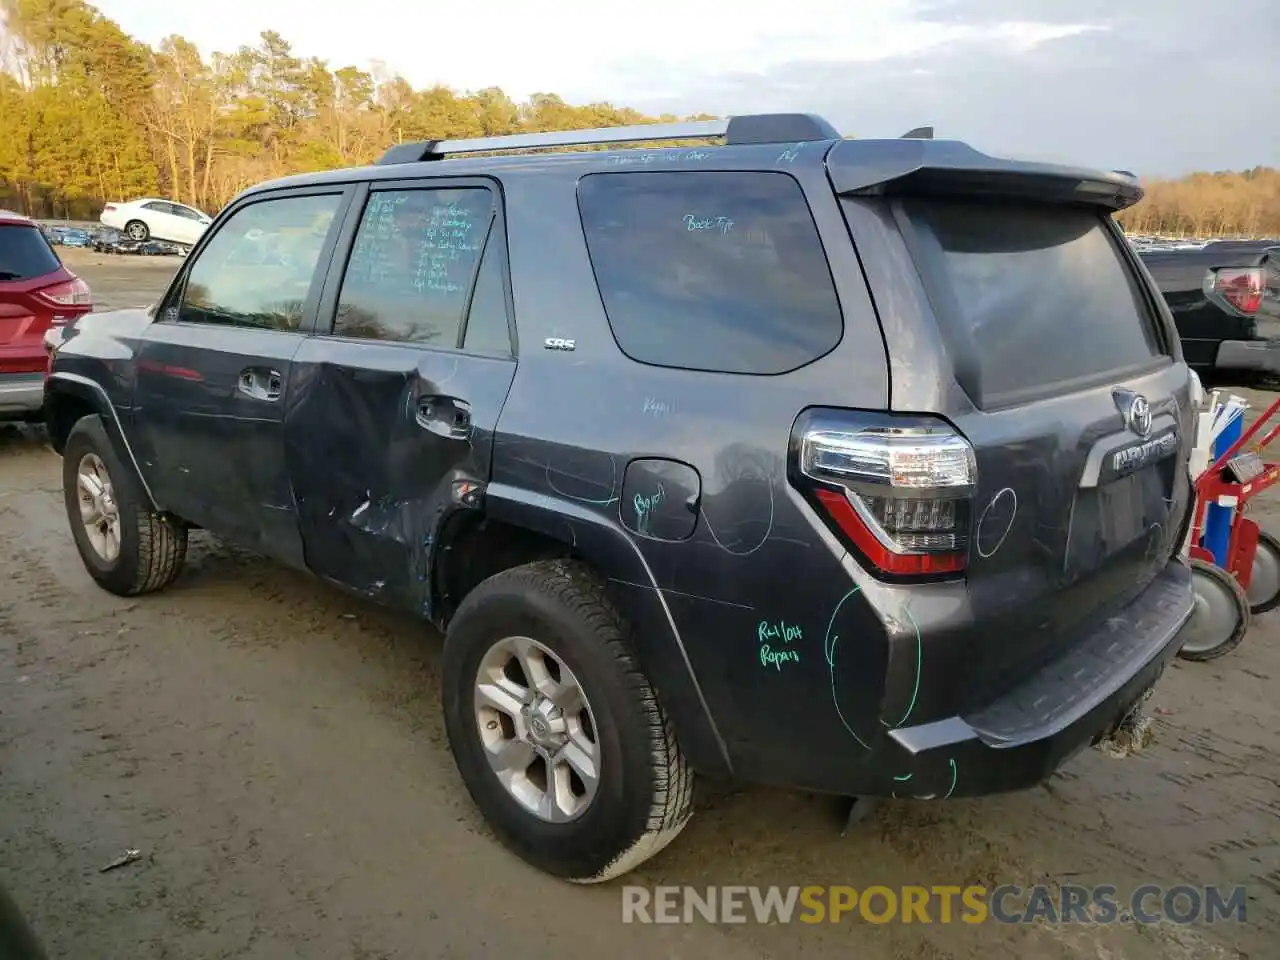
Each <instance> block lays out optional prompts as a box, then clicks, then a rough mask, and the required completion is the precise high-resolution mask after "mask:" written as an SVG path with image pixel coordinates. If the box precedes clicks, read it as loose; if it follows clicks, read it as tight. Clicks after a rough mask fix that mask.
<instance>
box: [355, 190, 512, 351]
mask: <svg viewBox="0 0 1280 960" xmlns="http://www.w3.org/2000/svg"><path fill="white" fill-rule="evenodd" d="M493 215H494V200H493V194H492V193H491V192H490V191H489V190H487V189H485V188H484V187H459V188H449V189H435V188H432V189H406V190H380V191H376V192H375V193H373V194H372V195H371V196H370V197H369V202H368V204H367V205H366V207H365V209H364V214H363V215H362V217H361V219H360V226H359V228H358V229H357V231H356V239H355V244H354V245H353V247H352V250H351V257H350V259H349V260H348V262H347V269H346V273H345V275H344V276H343V279H342V290H341V292H340V293H339V295H338V309H337V314H336V316H335V317H334V323H333V332H334V334H335V335H336V336H344V337H358V338H362V339H368V340H392V341H397V342H401V343H421V344H430V345H432V346H440V347H458V346H460V343H459V340H460V335H461V333H462V330H463V318H464V317H465V316H466V315H467V308H468V306H469V304H470V300H471V294H472V289H473V287H474V286H475V281H476V272H477V266H478V264H479V260H480V255H481V253H482V251H483V250H484V247H485V240H486V238H487V236H488V234H489V226H490V223H491V222H492V220H493ZM504 322H505V321H504Z"/></svg>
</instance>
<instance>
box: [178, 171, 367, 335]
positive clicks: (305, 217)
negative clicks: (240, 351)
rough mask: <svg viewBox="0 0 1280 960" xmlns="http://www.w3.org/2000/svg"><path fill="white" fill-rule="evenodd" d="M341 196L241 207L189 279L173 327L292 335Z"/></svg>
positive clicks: (281, 199) (212, 239) (202, 254)
mask: <svg viewBox="0 0 1280 960" xmlns="http://www.w3.org/2000/svg"><path fill="white" fill-rule="evenodd" d="M341 202H342V195H341V194H338V193H331V194H310V195H306V196H292V197H277V198H274V199H271V200H262V201H259V202H258V203H251V204H249V205H248V206H245V207H241V208H240V209H239V210H237V211H236V212H235V213H234V214H232V215H231V217H230V219H228V220H227V221H225V222H224V223H223V225H222V226H221V227H220V228H219V229H218V232H217V233H215V234H214V235H213V236H212V237H210V238H209V242H208V243H207V244H206V245H205V247H204V249H203V250H201V251H200V254H199V256H198V257H197V258H196V260H195V262H194V263H193V264H192V265H191V269H190V271H189V272H188V274H187V280H186V289H185V291H184V294H183V299H182V305H181V306H180V307H179V310H178V320H179V321H181V322H185V323H216V324H227V325H229V326H241V327H264V328H268V329H275V330H296V329H298V327H299V326H300V325H301V323H302V313H303V307H304V305H305V304H306V300H307V295H308V293H309V291H310V289H311V283H312V280H313V279H314V276H315V272H316V263H317V262H318V261H319V259H320V251H321V250H322V249H323V248H324V244H325V239H326V238H327V237H328V234H329V230H330V228H331V227H332V226H333V223H334V216H335V214H336V213H337V212H338V207H339V205H340V204H341Z"/></svg>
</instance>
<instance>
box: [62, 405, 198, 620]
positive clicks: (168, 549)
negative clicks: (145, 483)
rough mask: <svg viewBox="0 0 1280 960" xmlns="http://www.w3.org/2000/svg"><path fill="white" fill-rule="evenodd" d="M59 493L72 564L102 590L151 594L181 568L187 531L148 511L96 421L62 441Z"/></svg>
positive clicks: (80, 425)
mask: <svg viewBox="0 0 1280 960" xmlns="http://www.w3.org/2000/svg"><path fill="white" fill-rule="evenodd" d="M62 491H63V499H64V501H65V503H66V509H67V520H68V521H69V522H70V524H71V534H72V536H73V537H74V539H75V542H76V549H77V550H79V551H80V559H81V560H82V561H84V566H85V569H86V570H88V571H89V576H91V577H93V579H94V580H95V581H96V582H97V584H98V586H100V587H102V588H103V589H104V590H108V591H110V592H111V593H114V594H118V595H119V596H122V597H132V596H137V595H138V594H143V593H152V592H154V591H156V590H160V589H162V588H164V587H167V586H168V585H169V584H170V583H172V582H173V580H174V578H176V577H177V575H178V573H179V572H180V571H181V570H182V564H183V561H184V560H185V559H186V555H187V528H186V527H185V526H184V525H183V524H181V523H180V522H178V521H175V520H173V519H172V518H170V517H167V516H165V515H162V514H159V513H156V512H155V511H154V510H152V509H151V507H150V504H149V503H148V502H147V500H146V498H145V496H144V495H143V494H142V491H141V490H139V489H137V484H136V483H135V482H134V478H133V475H132V474H130V473H129V471H128V470H127V469H126V468H125V466H124V464H123V463H121V462H120V458H119V457H118V456H117V455H116V451H115V447H114V446H113V445H112V443H111V439H110V438H109V437H108V436H107V432H106V430H105V429H104V428H103V426H102V419H101V418H100V417H98V416H96V415H91V416H87V417H82V418H81V419H80V420H79V421H78V422H77V423H76V425H75V426H74V427H72V428H71V433H70V434H69V435H68V436H67V443H66V446H65V447H64V448H63V451H62Z"/></svg>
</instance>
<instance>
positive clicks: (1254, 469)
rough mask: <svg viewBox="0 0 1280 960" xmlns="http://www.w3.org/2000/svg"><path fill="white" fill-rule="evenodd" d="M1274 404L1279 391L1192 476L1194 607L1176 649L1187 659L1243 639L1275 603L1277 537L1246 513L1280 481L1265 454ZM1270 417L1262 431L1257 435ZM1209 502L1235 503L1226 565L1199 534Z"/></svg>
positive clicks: (1278, 431)
mask: <svg viewBox="0 0 1280 960" xmlns="http://www.w3.org/2000/svg"><path fill="white" fill-rule="evenodd" d="M1278 412H1280V398H1277V399H1276V400H1274V401H1273V402H1272V403H1271V405H1270V406H1269V407H1267V409H1266V410H1265V411H1264V412H1263V413H1262V415H1261V416H1259V417H1258V419H1257V420H1255V421H1254V423H1253V424H1252V425H1251V426H1250V427H1249V428H1248V429H1247V430H1245V431H1244V432H1243V433H1242V434H1241V435H1240V439H1238V440H1237V441H1236V442H1235V443H1233V444H1232V445H1231V446H1230V448H1228V449H1227V450H1226V451H1224V452H1223V454H1222V455H1221V456H1220V457H1218V458H1217V459H1216V460H1215V461H1214V462H1213V463H1212V464H1211V465H1210V466H1209V468H1208V469H1207V470H1205V472H1204V473H1202V474H1201V475H1200V476H1199V477H1197V478H1196V481H1195V489H1196V503H1195V507H1194V511H1195V512H1194V514H1193V515H1192V520H1191V532H1190V550H1189V553H1190V557H1191V568H1192V573H1193V574H1195V592H1196V612H1195V613H1194V614H1193V616H1192V620H1191V622H1190V623H1188V625H1187V628H1186V629H1185V630H1184V635H1185V637H1186V640H1185V642H1184V643H1183V646H1182V648H1181V650H1180V651H1179V656H1181V657H1183V658H1184V659H1187V660H1213V659H1216V658H1217V657H1220V656H1222V655H1223V654H1224V653H1227V652H1229V651H1230V650H1233V649H1234V648H1235V647H1236V646H1237V645H1238V644H1239V643H1240V641H1241V640H1243V639H1244V634H1245V631H1246V630H1248V629H1249V622H1250V620H1251V618H1252V615H1253V614H1259V613H1265V612H1266V611H1268V610H1271V609H1273V608H1274V607H1276V606H1278V605H1280V540H1277V539H1276V538H1275V537H1273V536H1272V535H1271V534H1269V533H1267V532H1265V531H1263V530H1262V529H1261V528H1259V526H1258V524H1257V523H1255V522H1254V521H1253V520H1251V519H1249V518H1248V517H1247V516H1245V510H1246V508H1247V507H1248V505H1249V502H1250V501H1251V500H1252V499H1253V498H1254V497H1256V496H1257V495H1258V494H1260V493H1262V491H1263V490H1266V489H1267V488H1268V487H1272V486H1274V485H1275V484H1276V483H1277V482H1280V463H1268V462H1266V461H1264V460H1263V458H1262V454H1263V451H1264V450H1266V448H1267V447H1268V446H1270V444H1271V442H1272V441H1273V440H1275V439H1276V438H1277V437H1280V423H1275V424H1272V421H1273V420H1274V419H1275V418H1276V414H1277V413H1278ZM1268 425H1270V429H1268V430H1267V432H1266V434H1265V435H1264V436H1263V437H1262V439H1261V440H1259V441H1257V442H1254V438H1255V437H1257V436H1258V435H1259V434H1260V433H1261V432H1262V431H1263V429H1264V428H1267V427H1268ZM1211 503H1216V504H1218V505H1220V506H1224V507H1230V508H1232V515H1231V536H1230V540H1229V541H1228V545H1227V557H1226V566H1225V568H1224V567H1220V566H1218V565H1217V560H1216V558H1215V557H1214V555H1213V553H1212V552H1210V550H1209V549H1208V548H1207V547H1205V546H1204V545H1203V543H1202V542H1201V540H1202V538H1203V536H1204V524H1205V515H1206V513H1207V510H1208V507H1209V504H1211Z"/></svg>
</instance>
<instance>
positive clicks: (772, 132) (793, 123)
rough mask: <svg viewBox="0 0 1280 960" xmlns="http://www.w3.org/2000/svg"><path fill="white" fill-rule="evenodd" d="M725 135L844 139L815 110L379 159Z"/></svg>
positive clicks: (424, 147) (480, 140)
mask: <svg viewBox="0 0 1280 960" xmlns="http://www.w3.org/2000/svg"><path fill="white" fill-rule="evenodd" d="M718 137H724V139H725V143H727V144H730V145H745V144H760V143H799V142H805V141H815V140H839V139H840V134H839V133H837V132H836V128H835V127H833V126H832V125H831V124H829V123H827V121H826V120H824V119H822V118H821V117H818V116H815V115H813V114H811V113H760V114H747V115H744V116H740V117H730V118H728V119H727V120H691V121H688V122H685V123H640V124H635V125H634V126H629V127H601V128H598V129H594V130H555V131H551V132H548V133H517V134H512V135H510V136H503V137H476V138H473V139H469V140H420V141H416V142H413V143H398V144H396V145H395V146H394V147H391V148H390V149H388V150H387V151H386V153H384V154H383V155H382V156H381V157H379V158H378V161H377V162H378V164H380V165H381V164H391V163H418V162H420V161H423V160H443V159H444V158H445V157H447V156H456V155H458V154H464V153H490V152H494V151H498V150H532V149H540V148H544V147H577V146H585V145H588V144H606V143H645V142H649V141H654V140H712V139H716V138H718Z"/></svg>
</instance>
